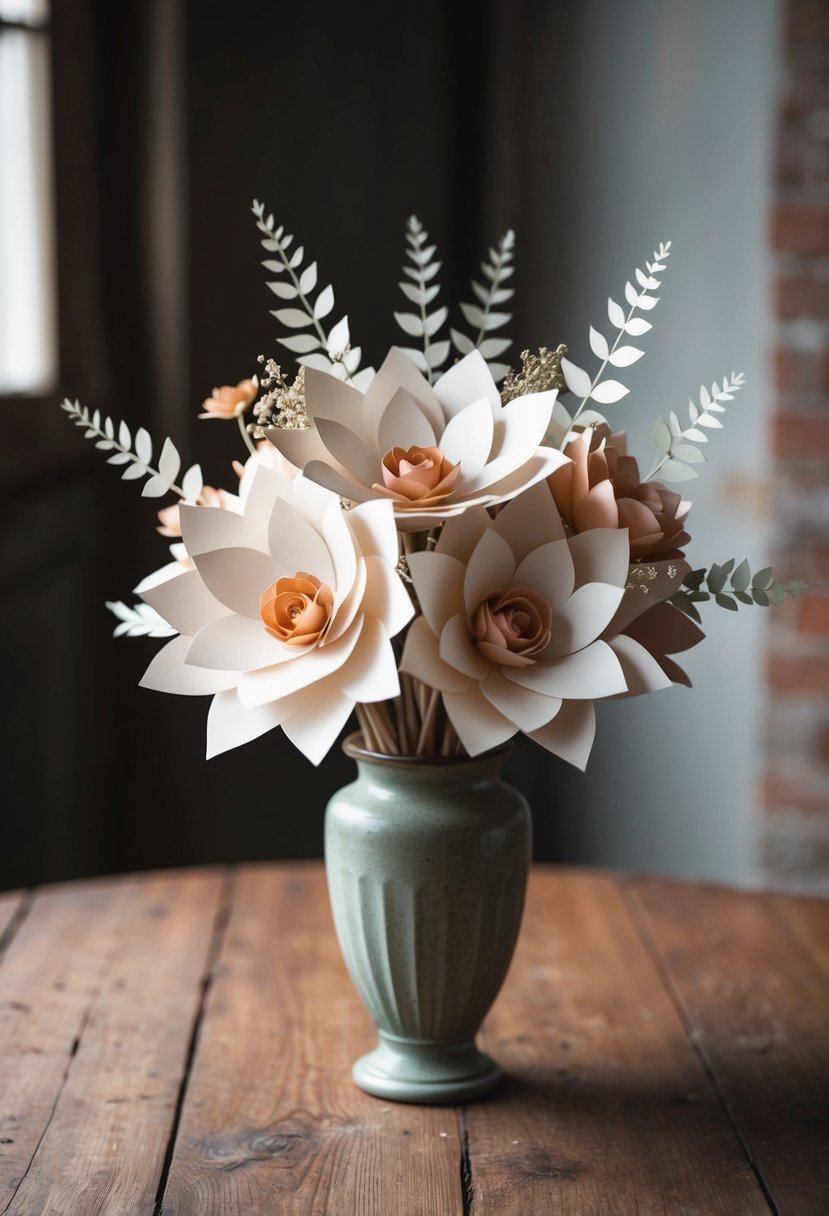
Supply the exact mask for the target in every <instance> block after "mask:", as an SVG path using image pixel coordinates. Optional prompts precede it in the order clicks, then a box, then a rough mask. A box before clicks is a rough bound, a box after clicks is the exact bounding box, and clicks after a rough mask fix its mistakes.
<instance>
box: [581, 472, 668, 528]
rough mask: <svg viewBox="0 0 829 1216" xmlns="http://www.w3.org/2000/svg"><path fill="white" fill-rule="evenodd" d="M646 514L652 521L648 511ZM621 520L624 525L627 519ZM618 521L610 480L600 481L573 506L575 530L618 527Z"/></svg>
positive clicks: (617, 509) (617, 510) (617, 511)
mask: <svg viewBox="0 0 829 1216" xmlns="http://www.w3.org/2000/svg"><path fill="white" fill-rule="evenodd" d="M636 505H637V506H639V504H638V503H637V504H636ZM648 515H649V516H650V520H651V523H653V516H652V515H651V513H650V511H648ZM621 522H622V525H623V526H626V524H627V520H623V521H621ZM619 523H620V520H619V508H618V507H617V505H616V496H615V494H614V493H613V483H612V482H611V481H600V482H599V483H598V485H595V486H593V488H592V490H588V491H587V493H586V494H585V495H584V497H583V498H579V499H578V501H577V502H576V503H575V504H574V506H573V527H574V528H575V529H576V531H577V532H587V531H588V530H589V529H590V528H618V527H619Z"/></svg>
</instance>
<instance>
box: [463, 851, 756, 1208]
mask: <svg viewBox="0 0 829 1216" xmlns="http://www.w3.org/2000/svg"><path fill="white" fill-rule="evenodd" d="M487 1038H488V1045H489V1049H490V1050H491V1051H492V1053H493V1055H494V1056H495V1057H496V1059H497V1060H498V1061H499V1062H500V1063H501V1064H502V1066H503V1067H504V1068H505V1069H506V1070H507V1071H508V1073H509V1079H508V1081H507V1082H506V1083H505V1084H504V1086H503V1088H502V1089H501V1091H500V1093H498V1094H497V1095H496V1096H495V1098H494V1099H493V1100H491V1101H489V1102H483V1103H480V1104H478V1105H471V1106H469V1107H468V1108H467V1110H466V1113H465V1122H466V1129H467V1140H468V1172H469V1207H470V1211H471V1213H472V1216H496V1214H497V1216H542V1214H543V1216H549V1214H550V1213H556V1214H558V1216H619V1214H620V1213H634V1212H635V1213H639V1214H640V1216H645V1214H648V1216H650V1214H651V1213H654V1214H655V1213H665V1214H666V1216H681V1214H685V1216H690V1214H691V1213H694V1214H695V1216H709V1214H713V1213H723V1214H725V1213H728V1216H740V1214H748V1213H750V1214H751V1216H763V1214H767V1213H768V1211H769V1208H768V1204H767V1203H766V1200H765V1198H764V1196H763V1194H762V1191H761V1189H760V1187H759V1185H758V1183H757V1180H756V1178H755V1177H754V1175H753V1172H752V1170H751V1167H750V1165H749V1163H748V1161H747V1160H746V1158H745V1154H744V1153H743V1151H742V1148H741V1146H740V1143H739V1141H738V1139H737V1136H736V1135H735V1133H734V1130H733V1128H732V1127H731V1125H730V1123H729V1121H728V1118H727V1116H726V1115H725V1113H724V1111H723V1109H722V1106H721V1104H720V1102H719V1099H718V1098H717V1096H716V1094H715V1093H714V1091H713V1090H712V1087H711V1085H710V1083H709V1080H708V1078H707V1076H706V1074H705V1071H704V1069H703V1067H702V1065H701V1064H700V1061H699V1059H698V1057H697V1055H696V1053H695V1051H694V1049H693V1047H692V1046H691V1044H690V1043H689V1041H688V1038H687V1036H686V1033H685V1030H684V1028H683V1025H682V1022H681V1020H680V1018H679V1017H678V1015H677V1013H676V1010H675V1009H674V1006H673V1004H672V1002H671V999H670V997H669V995H668V993H667V992H666V990H665V987H664V985H663V983H662V981H661V979H660V977H659V974H658V972H657V970H656V969H655V967H654V964H653V962H652V961H651V958H650V957H649V955H648V953H647V951H646V950H645V948H644V946H643V945H642V943H641V941H640V939H639V936H638V934H637V932H636V930H635V928H634V925H633V922H632V921H631V918H630V916H629V915H628V912H627V909H626V906H625V903H624V901H623V898H622V896H621V894H620V891H619V889H618V886H617V884H616V882H615V881H614V880H613V879H611V878H609V877H604V876H601V875H596V874H588V873H583V874H579V873H578V872H574V871H566V872H562V871H556V870H555V869H551V868H546V867H545V868H544V869H536V871H535V872H534V874H533V877H532V878H531V881H530V888H529V895H528V903H527V911H526V915H525V919H524V928H523V931H522V935H521V939H520V942H519V945H518V949H517V952H516V957H515V960H514V962H513V967H512V970H511V972H510V975H509V976H508V978H507V983H506V985H505V988H504V990H503V992H502V994H501V996H500V997H499V999H498V1001H497V1002H496V1004H495V1007H494V1009H493V1011H492V1014H491V1015H490V1017H489V1019H488V1020H487Z"/></svg>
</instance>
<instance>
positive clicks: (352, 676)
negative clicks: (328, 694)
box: [309, 617, 400, 704]
mask: <svg viewBox="0 0 829 1216" xmlns="http://www.w3.org/2000/svg"><path fill="white" fill-rule="evenodd" d="M326 683H330V681H326ZM337 683H338V685H339V688H340V691H341V692H342V694H343V696H346V697H350V698H351V700H352V702H354V701H359V702H360V703H361V704H362V703H365V704H369V703H370V702H372V701H389V700H391V698H392V697H396V696H397V695H398V693H399V692H400V680H399V678H398V675H397V661H396V660H395V657H394V650H393V649H392V645H391V642H390V641H389V635H388V634H387V633H386V631H385V629H384V628H383V626H382V624H381V623H380V621H376V620H373V619H372V618H370V617H368V618H367V619H366V620H365V621H364V622H363V629H362V632H361V634H360V640H359V642H358V643H357V645H356V646H355V648H354V653H353V654H352V655H351V658H350V659H349V660H348V665H347V666H346V667H345V668H343V670H342V672H341V673H340V674H339V676H338V677H337ZM309 691H310V690H309Z"/></svg>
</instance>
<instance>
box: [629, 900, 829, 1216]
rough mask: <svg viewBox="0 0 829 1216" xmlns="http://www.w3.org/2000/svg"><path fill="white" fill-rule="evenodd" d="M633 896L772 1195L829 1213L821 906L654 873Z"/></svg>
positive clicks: (792, 1212) (826, 990)
mask: <svg viewBox="0 0 829 1216" xmlns="http://www.w3.org/2000/svg"><path fill="white" fill-rule="evenodd" d="M635 895H636V898H637V899H638V901H639V903H640V905H641V907H642V909H643V910H644V914H645V916H646V918H647V925H648V929H649V932H650V933H651V935H652V938H653V942H654V944H655V948H656V949H657V950H658V953H659V957H660V958H661V960H662V962H663V965H664V967H665V971H666V974H667V977H668V979H669V982H670V984H671V985H672V986H673V988H674V990H675V992H676V995H677V999H678V1001H679V1002H680V1003H681V1007H682V1009H683V1011H684V1014H685V1017H686V1018H687V1020H688V1024H689V1026H690V1029H691V1032H692V1034H693V1036H694V1040H695V1042H696V1043H697V1044H698V1046H699V1050H700V1052H701V1054H702V1055H703V1057H704V1059H705V1060H706V1062H707V1064H708V1066H709V1068H710V1070H711V1072H712V1074H713V1076H714V1078H715V1080H716V1084H717V1086H718V1088H719V1090H720V1092H721V1093H722V1095H723V1097H724V1099H725V1101H726V1103H727V1104H728V1107H729V1109H730V1110H731V1112H732V1114H733V1117H734V1120H735V1122H736V1124H737V1126H738V1127H739V1129H740V1131H741V1134H742V1136H743V1139H744V1141H745V1143H746V1145H747V1146H748V1150H749V1152H750V1153H751V1155H752V1157H753V1159H754V1161H755V1164H756V1167H757V1169H758V1171H759V1173H760V1175H761V1176H762V1178H763V1179H764V1182H765V1185H766V1188H767V1190H768V1191H769V1193H770V1196H771V1198H772V1200H773V1201H774V1203H775V1204H776V1205H777V1207H778V1208H779V1210H780V1211H781V1212H782V1213H784V1214H785V1216H815V1214H816V1213H822V1212H826V1211H829V1035H827V1028H829V971H827V967H826V949H827V939H826V936H825V933H826V927H827V923H829V917H827V910H826V907H825V906H820V905H818V904H817V903H816V902H815V901H800V900H797V899H795V898H791V899H785V898H783V897H776V898H774V899H771V898H769V897H768V896H761V895H749V894H745V893H742V892H736V891H727V890H719V889H716V888H700V887H692V886H688V885H685V884H680V883H665V882H662V883H660V882H655V881H650V882H648V881H645V882H642V883H639V884H637V885H636V888H635Z"/></svg>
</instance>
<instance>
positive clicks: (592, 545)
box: [568, 528, 630, 587]
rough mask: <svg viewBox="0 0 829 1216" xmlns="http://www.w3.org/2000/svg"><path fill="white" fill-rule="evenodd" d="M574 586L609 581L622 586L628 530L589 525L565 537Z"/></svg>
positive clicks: (626, 560)
mask: <svg viewBox="0 0 829 1216" xmlns="http://www.w3.org/2000/svg"><path fill="white" fill-rule="evenodd" d="M568 543H569V545H570V556H571V558H572V559H573V567H574V569H575V572H576V586H577V587H582V586H583V585H584V584H585V583H611V584H613V585H614V586H618V587H624V585H625V583H626V582H627V574H628V567H629V565H630V549H629V547H628V534H627V531H626V530H625V529H624V528H622V529H618V528H591V529H590V531H589V532H582V533H581V534H580V535H579V536H572V537H571V538H570V540H569V542H568Z"/></svg>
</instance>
